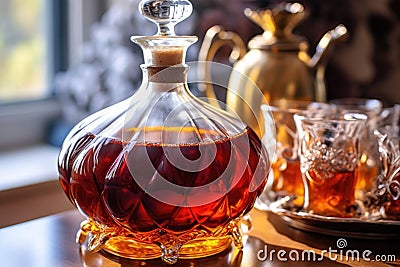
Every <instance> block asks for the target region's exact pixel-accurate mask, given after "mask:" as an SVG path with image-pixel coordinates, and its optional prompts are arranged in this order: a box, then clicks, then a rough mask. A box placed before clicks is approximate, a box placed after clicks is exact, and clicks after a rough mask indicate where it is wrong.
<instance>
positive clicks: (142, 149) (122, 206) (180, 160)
mask: <svg viewBox="0 0 400 267" xmlns="http://www.w3.org/2000/svg"><path fill="white" fill-rule="evenodd" d="M268 171H269V162H268V158H267V153H266V151H265V150H264V148H263V146H262V145H261V142H260V140H259V138H258V137H257V136H256V134H255V133H254V132H253V131H252V130H250V129H247V130H246V131H245V132H243V133H242V134H240V135H237V136H235V137H233V138H227V139H225V140H221V141H216V142H209V143H204V144H203V143H201V144H182V145H165V144H147V143H144V144H143V143H137V144H133V143H123V142H122V141H120V140H116V139H110V138H105V137H100V136H95V135H93V134H86V135H84V136H82V137H75V140H72V141H71V142H69V143H66V145H64V148H63V150H62V152H61V154H60V160H59V173H60V182H61V184H62V187H63V189H64V191H65V193H66V194H67V195H68V197H69V199H70V200H71V201H72V202H73V203H74V204H75V205H76V206H77V207H78V208H79V210H80V211H81V212H82V213H83V214H85V215H86V216H87V217H89V218H92V219H94V220H96V221H97V222H100V223H103V224H107V225H116V224H118V225H122V226H124V227H125V228H127V229H129V230H131V231H133V232H141V233H144V232H151V231H153V230H160V229H163V230H165V231H168V232H174V233H181V232H183V231H186V230H190V229H205V230H207V231H212V229H215V228H217V227H218V226H223V225H225V224H226V223H228V222H229V221H231V220H232V219H234V218H237V217H239V216H240V215H243V214H245V213H247V212H248V211H250V209H251V208H252V207H253V204H254V201H255V198H256V197H257V196H258V195H259V194H260V193H261V191H262V190H263V188H264V185H265V181H266V177H267V174H268ZM166 181H168V182H169V183H170V185H176V186H177V187H172V189H171V188H170V187H168V186H167V187H166V186H165V182H166ZM175 189H176V190H175ZM160 197H161V199H160Z"/></svg>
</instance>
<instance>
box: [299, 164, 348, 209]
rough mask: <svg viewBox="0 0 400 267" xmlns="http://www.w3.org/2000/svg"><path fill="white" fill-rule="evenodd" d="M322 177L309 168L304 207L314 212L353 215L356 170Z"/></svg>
mask: <svg viewBox="0 0 400 267" xmlns="http://www.w3.org/2000/svg"><path fill="white" fill-rule="evenodd" d="M332 175H333V176H332V177H329V178H325V179H321V178H319V177H317V175H316V174H315V173H314V172H313V170H309V171H308V172H307V174H306V178H307V179H306V183H307V189H306V195H305V200H304V201H305V202H304V208H305V209H306V210H307V211H308V212H310V213H313V214H318V215H322V216H332V217H353V216H354V213H353V209H352V206H353V205H354V200H355V184H356V171H348V172H336V173H332Z"/></svg>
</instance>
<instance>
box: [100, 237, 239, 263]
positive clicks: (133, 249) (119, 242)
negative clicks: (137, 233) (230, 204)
mask: <svg viewBox="0 0 400 267" xmlns="http://www.w3.org/2000/svg"><path fill="white" fill-rule="evenodd" d="M231 245H232V238H231V237H230V236H225V237H219V238H207V239H196V240H193V241H190V242H188V243H186V244H184V245H182V247H181V248H180V249H179V259H196V258H203V257H208V256H212V255H215V254H218V253H220V252H222V251H225V250H226V249H228V248H230V247H231ZM102 249H103V250H104V251H106V252H108V253H110V254H113V255H116V256H118V257H123V258H128V259H134V260H149V259H155V258H160V257H161V258H162V256H163V255H162V254H163V251H162V250H161V249H160V247H159V246H157V245H155V244H154V245H153V244H147V243H141V242H137V241H134V240H132V239H130V238H126V237H112V238H110V239H109V240H108V241H107V242H106V243H105V244H104V246H103V248H102Z"/></svg>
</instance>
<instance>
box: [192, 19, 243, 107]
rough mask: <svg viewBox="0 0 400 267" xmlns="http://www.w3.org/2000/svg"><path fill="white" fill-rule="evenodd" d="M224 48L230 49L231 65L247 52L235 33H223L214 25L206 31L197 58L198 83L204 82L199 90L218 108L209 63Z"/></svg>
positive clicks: (200, 84) (219, 27) (223, 31)
mask: <svg viewBox="0 0 400 267" xmlns="http://www.w3.org/2000/svg"><path fill="white" fill-rule="evenodd" d="M224 46H229V47H230V48H231V49H232V52H231V54H230V56H229V60H230V62H232V63H234V62H236V61H237V60H239V59H240V58H242V57H243V56H244V55H245V54H246V52H247V49H246V45H245V44H244V42H243V40H242V38H240V36H239V35H238V34H237V33H234V32H231V31H225V30H224V29H223V28H222V27H221V26H219V25H215V26H213V27H211V28H209V29H208V30H207V32H206V34H205V36H204V40H203V43H202V45H201V48H200V51H199V58H198V59H199V68H198V77H199V78H200V79H199V80H200V81H204V83H199V90H200V91H203V92H205V95H206V97H207V98H208V99H209V100H208V101H209V103H210V104H211V105H213V106H215V107H218V108H220V107H221V106H220V105H219V103H218V99H217V96H216V94H215V90H214V87H213V84H212V79H211V66H210V62H212V61H213V59H214V57H215V55H216V54H217V52H218V50H219V49H220V48H222V47H224Z"/></svg>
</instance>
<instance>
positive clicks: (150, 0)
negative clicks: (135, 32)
mask: <svg viewBox="0 0 400 267" xmlns="http://www.w3.org/2000/svg"><path fill="white" fill-rule="evenodd" d="M139 11H140V13H141V14H142V15H143V16H144V17H145V18H146V19H148V20H150V21H152V22H153V23H155V24H156V25H157V27H158V32H157V34H156V35H163V36H166V35H175V25H176V24H178V23H179V22H181V21H183V20H184V19H186V18H188V17H189V16H190V14H192V11H193V6H192V3H191V2H190V1H188V0H142V1H141V2H140V3H139Z"/></svg>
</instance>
